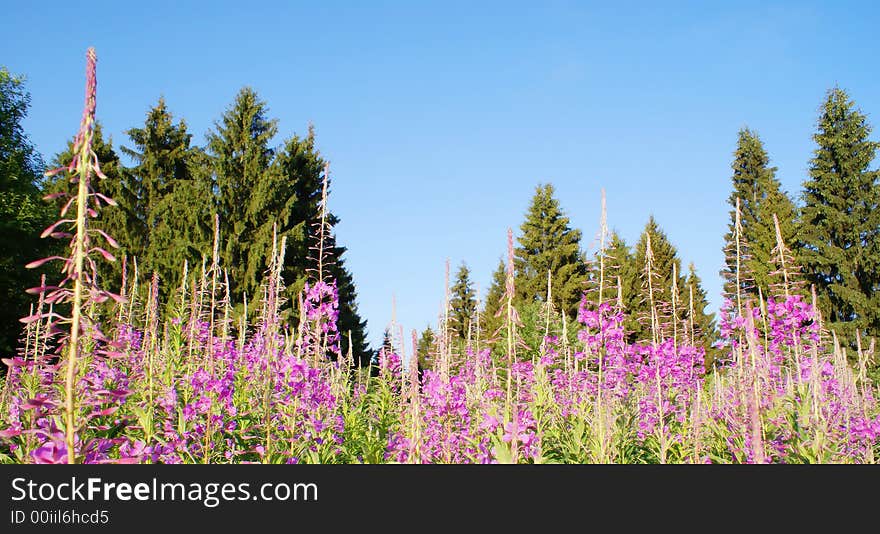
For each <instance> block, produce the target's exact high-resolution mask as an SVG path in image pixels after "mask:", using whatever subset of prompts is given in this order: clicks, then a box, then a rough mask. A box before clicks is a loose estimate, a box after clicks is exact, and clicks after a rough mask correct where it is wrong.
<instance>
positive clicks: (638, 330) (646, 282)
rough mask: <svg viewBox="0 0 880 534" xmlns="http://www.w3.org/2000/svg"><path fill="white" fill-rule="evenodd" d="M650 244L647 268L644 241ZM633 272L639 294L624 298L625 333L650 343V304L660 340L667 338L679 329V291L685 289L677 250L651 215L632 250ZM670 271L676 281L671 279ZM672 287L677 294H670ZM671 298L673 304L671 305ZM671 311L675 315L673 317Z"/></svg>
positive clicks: (634, 293)
mask: <svg viewBox="0 0 880 534" xmlns="http://www.w3.org/2000/svg"><path fill="white" fill-rule="evenodd" d="M649 240H650V245H651V248H650V250H651V264H650V265H648V241H649ZM633 270H634V271H635V273H636V276H635V279H636V280H638V284H639V287H640V290H639V291H633V292H631V293H629V294H628V295H626V299H625V302H624V304H625V308H626V310H627V312H628V313H629V316H628V319H627V322H626V324H627V326H628V327H629V328H628V330H629V331H630V338H631V340H632V341H650V340H651V339H652V336H653V331H652V320H651V315H652V303H653V309H654V310H655V311H656V317H657V319H658V320H659V324H658V326H659V331H658V334H660V336H661V337H667V336H671V335H672V334H673V333H674V332H675V330H676V329H679V328H680V326H679V324H678V321H680V320H681V318H682V316H683V313H684V308H683V307H682V298H681V291H682V289H683V288H684V287H685V286H686V280H685V277H684V275H683V273H682V271H681V260H680V259H679V257H678V251H677V250H676V248H675V246H673V244H672V243H671V242H670V241H669V238H668V237H667V236H666V233H665V232H664V231H663V230H662V229H661V228H660V226H659V225H658V224H657V221H656V220H655V219H654V216H653V215H651V216H650V217H649V219H648V222H647V224H646V225H645V229H644V230H643V231H642V234H641V236H640V237H639V241H638V243H637V244H636V247H635V255H634V258H633ZM673 271H674V272H675V273H676V278H675V279H673ZM673 287H676V288H677V291H673ZM673 299H674V301H675V302H673ZM673 308H675V313H674V314H673Z"/></svg>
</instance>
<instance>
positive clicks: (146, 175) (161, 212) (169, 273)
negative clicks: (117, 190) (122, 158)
mask: <svg viewBox="0 0 880 534" xmlns="http://www.w3.org/2000/svg"><path fill="white" fill-rule="evenodd" d="M127 134H128V136H129V138H130V139H131V142H132V143H133V144H134V147H135V148H134V149H130V148H126V147H123V148H122V152H123V153H125V154H127V155H128V156H130V157H131V158H133V159H134V161H135V163H136V165H135V167H133V168H131V169H127V170H126V171H125V173H124V174H125V175H126V176H127V178H128V179H127V181H128V183H130V184H132V185H133V187H135V188H136V190H137V195H136V197H137V202H136V206H137V209H136V210H135V217H136V218H135V222H136V223H137V225H138V233H139V234H140V235H141V236H142V237H141V239H140V245H141V246H140V247H138V248H139V249H140V250H139V251H138V252H139V253H140V254H139V257H138V260H139V262H140V265H139V267H140V269H141V271H142V272H144V273H146V274H149V273H152V272H154V271H155V272H157V273H159V278H160V280H161V281H162V283H161V284H160V285H159V288H160V291H161V292H162V296H163V301H164V300H165V298H167V296H168V295H171V294H173V292H174V291H175V290H176V289H177V288H178V287H179V286H180V283H181V274H182V271H183V264H184V262H187V263H188V265H189V267H190V268H194V267H195V266H196V265H199V264H200V262H201V260H202V257H203V256H210V254H211V233H212V229H211V220H212V217H213V209H212V208H213V205H212V204H213V195H212V192H211V182H210V174H209V173H208V172H206V170H205V169H206V167H207V163H208V160H207V158H206V157H205V155H204V154H203V153H202V152H201V151H200V150H198V149H197V148H195V147H192V146H191V145H190V143H191V140H192V135H191V134H190V133H188V132H187V128H186V123H185V122H184V121H183V120H180V121H178V123H177V124H174V122H173V117H172V115H171V113H170V112H169V111H168V108H167V106H166V104H165V100H164V99H161V98H160V99H159V102H158V103H157V104H156V105H155V106H154V107H153V108H152V109H150V111H149V112H148V113H147V116H146V120H145V121H144V126H143V127H142V128H132V129H130V130H128V132H127Z"/></svg>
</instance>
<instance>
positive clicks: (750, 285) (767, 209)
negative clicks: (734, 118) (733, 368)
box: [721, 128, 797, 299]
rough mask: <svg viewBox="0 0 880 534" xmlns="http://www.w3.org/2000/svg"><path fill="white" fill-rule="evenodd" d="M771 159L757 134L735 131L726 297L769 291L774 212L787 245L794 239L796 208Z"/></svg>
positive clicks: (752, 295)
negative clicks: (738, 219) (737, 210)
mask: <svg viewBox="0 0 880 534" xmlns="http://www.w3.org/2000/svg"><path fill="white" fill-rule="evenodd" d="M769 163H770V158H769V157H768V155H767V152H766V150H765V149H764V145H763V143H762V141H761V139H760V137H758V134H757V133H755V132H753V131H752V130H749V129H747V128H744V129H742V130H740V132H739V137H738V139H737V147H736V151H735V152H734V159H733V163H732V164H731V167H732V169H733V176H732V182H733V191H732V192H731V193H730V197H729V198H728V203H729V204H730V206H731V208H732V209H731V212H730V223H729V224H728V232H727V234H725V236H724V243H725V245H724V251H725V268H724V270H723V271H722V273H721V274H722V276H723V277H724V291H725V294H726V295H728V296H729V297H730V298H731V299H735V297H736V295H737V292H739V294H740V296H741V297H742V296H751V297H757V296H758V294H759V291H760V293H761V294H762V295H764V296H765V297H766V296H767V295H770V294H771V285H772V283H773V280H772V279H773V276H772V273H773V270H774V267H775V265H774V256H775V254H774V252H775V250H774V249H775V248H776V229H775V225H774V222H773V215H774V214H775V215H776V217H777V219H778V220H779V227H780V231H781V234H782V239H783V242H784V243H786V244H787V245H792V244H794V242H795V238H796V235H795V233H796V230H797V226H796V215H797V213H796V208H795V206H794V203H793V202H792V201H791V199H790V198H789V197H788V195H787V194H786V193H785V192H784V191H783V190H782V188H781V185H780V183H779V180H778V179H777V178H776V170H777V169H776V167H770V166H769ZM737 200H739V209H740V224H741V227H742V230H741V235H740V237H739V241H740V252H739V253H740V258H739V259H740V273H739V275H740V276H739V279H740V287H739V288H737V287H736V282H737V272H736V270H737V257H736V254H737V248H736V233H735V232H736V228H735V226H736V205H737Z"/></svg>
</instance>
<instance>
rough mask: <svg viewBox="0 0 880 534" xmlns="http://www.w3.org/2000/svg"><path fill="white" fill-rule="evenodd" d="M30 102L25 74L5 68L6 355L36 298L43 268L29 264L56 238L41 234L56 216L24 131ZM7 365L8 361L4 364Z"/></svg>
mask: <svg viewBox="0 0 880 534" xmlns="http://www.w3.org/2000/svg"><path fill="white" fill-rule="evenodd" d="M29 107H30V94H29V93H28V92H27V90H26V89H25V87H24V78H22V77H21V76H15V75H12V74H10V72H9V71H8V70H6V69H5V68H0V299H2V301H3V306H2V307H0V355H2V356H3V357H4V358H7V357H11V356H12V355H13V353H14V351H15V348H16V347H17V346H18V341H19V340H18V338H19V335H20V333H21V323H20V322H19V321H18V319H19V318H21V317H24V316H25V315H28V311H29V306H30V304H31V303H32V302H33V298H32V297H31V296H30V295H28V294H27V293H25V290H26V289H27V288H30V287H36V286H38V285H39V282H40V273H41V272H42V271H41V270H32V269H26V268H25V267H24V266H25V265H26V264H27V263H29V262H31V261H34V260H37V259H39V258H42V257H45V256H48V255H49V250H50V249H51V246H52V245H53V243H52V242H51V241H52V240H50V239H40V233H41V232H42V231H43V229H44V228H45V227H46V226H48V225H49V224H50V222H51V220H52V212H51V210H50V209H49V205H48V203H46V202H43V200H42V198H41V191H40V189H41V187H42V181H43V179H42V171H43V167H44V165H43V160H42V158H41V157H40V154H39V153H38V152H37V151H36V149H35V148H34V146H33V144H32V143H31V141H30V138H29V137H28V135H27V133H26V132H25V131H24V128H23V126H22V122H23V121H24V119H25V118H26V117H27V112H28V108H29ZM3 367H4V368H5V366H3Z"/></svg>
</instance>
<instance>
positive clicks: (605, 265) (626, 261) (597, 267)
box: [587, 231, 641, 304]
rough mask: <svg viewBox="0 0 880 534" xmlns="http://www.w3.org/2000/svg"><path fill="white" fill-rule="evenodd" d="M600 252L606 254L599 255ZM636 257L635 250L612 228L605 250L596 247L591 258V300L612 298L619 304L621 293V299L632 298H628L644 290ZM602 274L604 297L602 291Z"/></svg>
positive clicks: (608, 300)
mask: <svg viewBox="0 0 880 534" xmlns="http://www.w3.org/2000/svg"><path fill="white" fill-rule="evenodd" d="M600 254H602V255H603V256H604V257H602V258H600ZM600 260H601V261H600ZM634 261H635V260H634V258H633V254H632V251H631V250H630V248H629V246H628V245H627V244H626V241H625V240H624V239H623V238H622V237H621V236H620V234H618V233H617V232H616V231H613V232H611V235H610V236H609V238H608V242H607V243H606V244H605V250H604V252H603V251H596V254H595V255H594V257H593V261H592V262H590V286H589V289H588V290H587V298H588V300H590V301H591V302H595V303H599V302H611V303H614V304H617V301H618V297H620V300H622V302H621V303H625V302H629V301H630V300H628V299H631V297H632V295H635V294H636V293H638V292H639V291H640V290H641V288H640V287H639V282H638V276H637V275H638V273H637V271H636V269H635V263H634ZM602 270H604V274H602V272H601V271H602ZM600 278H601V286H602V295H601V298H600V295H599V286H600Z"/></svg>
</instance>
